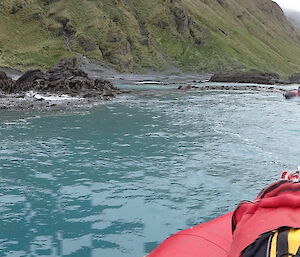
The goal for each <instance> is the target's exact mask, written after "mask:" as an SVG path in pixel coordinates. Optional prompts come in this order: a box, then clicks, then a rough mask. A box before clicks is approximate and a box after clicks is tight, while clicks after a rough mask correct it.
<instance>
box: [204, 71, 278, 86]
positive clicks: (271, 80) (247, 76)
mask: <svg viewBox="0 0 300 257" xmlns="http://www.w3.org/2000/svg"><path fill="white" fill-rule="evenodd" d="M209 82H228V83H251V84H265V85H274V84H276V83H282V81H280V78H279V75H278V74H277V73H266V72H259V71H249V72H224V73H218V74H215V75H213V76H212V77H211V79H210V80H209Z"/></svg>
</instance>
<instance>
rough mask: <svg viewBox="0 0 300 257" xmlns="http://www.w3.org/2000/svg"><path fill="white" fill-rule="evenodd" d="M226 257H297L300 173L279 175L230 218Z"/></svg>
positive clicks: (299, 230) (298, 254)
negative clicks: (274, 181) (227, 253)
mask: <svg viewBox="0 0 300 257" xmlns="http://www.w3.org/2000/svg"><path fill="white" fill-rule="evenodd" d="M232 232H233V241H232V245H231V249H230V252H229V257H293V256H295V257H296V256H298V257H300V171H299V170H298V171H296V172H292V173H289V172H287V171H285V172H283V173H282V176H281V179H280V180H279V181H277V182H276V183H274V184H272V185H270V186H268V187H266V188H265V189H263V190H262V191H261V192H260V194H259V195H258V196H257V198H256V199H255V200H253V201H249V202H246V201H244V202H242V203H240V205H239V206H238V208H237V209H236V210H235V212H234V214H233V217H232Z"/></svg>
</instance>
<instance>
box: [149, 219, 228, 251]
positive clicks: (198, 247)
mask: <svg viewBox="0 0 300 257" xmlns="http://www.w3.org/2000/svg"><path fill="white" fill-rule="evenodd" d="M231 219H232V213H228V214H226V215H224V216H221V217H219V218H217V219H214V220H212V221H210V222H207V223H204V224H200V225H198V226H196V227H193V228H190V229H186V230H183V231H181V232H179V233H177V234H175V235H173V236H171V237H169V238H168V239H166V240H165V241H164V242H163V243H162V244H161V245H159V246H158V247H157V248H156V249H155V250H154V251H153V252H152V253H151V254H150V255H148V257H200V256H207V257H209V256H213V257H227V256H228V252H229V249H230V245H231V241H232V229H231Z"/></svg>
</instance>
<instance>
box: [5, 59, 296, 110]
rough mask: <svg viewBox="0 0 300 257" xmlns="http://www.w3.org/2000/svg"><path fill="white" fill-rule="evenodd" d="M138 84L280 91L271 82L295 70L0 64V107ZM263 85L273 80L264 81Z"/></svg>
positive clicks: (112, 92) (96, 96)
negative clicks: (23, 68)
mask: <svg viewBox="0 0 300 257" xmlns="http://www.w3.org/2000/svg"><path fill="white" fill-rule="evenodd" d="M111 81H113V82H114V83H117V84H120V85H121V84H123V85H126V84H128V85H136V86H141V87H142V86H143V85H147V84H152V85H153V84H155V85H178V90H181V91H187V90H191V89H192V90H199V91H209V90H235V91H237V90H239V91H244V90H248V91H264V92H275V93H285V92H286V91H287V90H285V89H284V88H279V87H274V86H273V85H289V84H300V74H299V73H296V74H293V75H291V76H290V77H289V78H288V79H287V80H281V79H280V77H279V75H278V74H276V73H263V72H259V71H250V72H226V73H219V74H214V75H212V74H194V73H186V74H179V73H178V74H177V73H176V74H167V73H163V72H161V73H157V72H156V73H149V74H147V75H138V74H119V73H117V72H114V71H112V70H109V69H107V68H105V67H102V66H99V65H96V64H93V63H91V62H89V61H88V60H84V59H82V58H81V59H80V58H79V59H78V58H71V59H64V60H62V61H61V62H60V63H59V64H58V65H56V66H55V67H52V68H51V69H49V70H48V71H47V72H42V71H41V70H31V71H28V72H26V73H24V74H22V73H21V72H18V71H14V70H13V69H9V68H0V109H16V110H26V109H48V108H66V107H71V108H77V107H82V106H86V105H87V104H96V103H99V102H102V101H103V100H110V99H112V98H115V97H116V96H117V95H119V94H122V93H125V92H126V93H129V91H124V90H123V91H122V90H120V89H118V88H117V87H115V86H114V85H113V83H112V82H111ZM203 82H221V83H223V82H224V83H249V84H263V85H264V86H260V85H245V86H242V85H236V86H234V85H217V84H216V85H215V84H209V85H207V84H204V85H201V83H203ZM267 85H272V86H271V87H268V86H267Z"/></svg>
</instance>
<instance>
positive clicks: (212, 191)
mask: <svg viewBox="0 0 300 257" xmlns="http://www.w3.org/2000/svg"><path fill="white" fill-rule="evenodd" d="M299 146H300V102H298V101H286V100H284V99H283V97H282V96H281V95H280V94H276V93H259V92H246V91H244V92H176V91H175V90H173V91H172V90H163V91H148V92H139V93H137V94H133V95H127V96H121V97H120V98H119V99H117V100H115V101H112V102H108V103H105V104H101V105H99V106H96V107H94V108H91V109H86V110H74V111H55V112H54V111H49V112H27V113H24V112H14V111H1V112H0V256H99V257H141V256H143V255H145V254H146V253H149V252H150V251H151V250H152V249H153V248H154V247H156V246H157V245H158V244H159V243H160V242H161V241H162V240H163V239H164V238H165V237H167V236H169V235H171V234H173V233H175V232H177V231H179V230H181V229H184V228H188V227H190V226H193V225H196V224H198V223H201V222H204V221H208V220H210V219H212V218H215V217H217V216H219V215H220V214H223V213H226V212H227V211H229V210H232V209H233V208H234V207H235V206H236V204H238V202H239V201H240V200H242V199H251V198H254V197H255V195H256V194H257V193H258V192H259V190H260V189H262V187H263V186H265V185H267V184H268V183H270V182H272V181H273V180H274V179H276V178H278V177H279V174H280V172H281V171H282V170H284V169H294V168H296V167H297V165H299V164H300V155H299V154H300V147H299Z"/></svg>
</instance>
